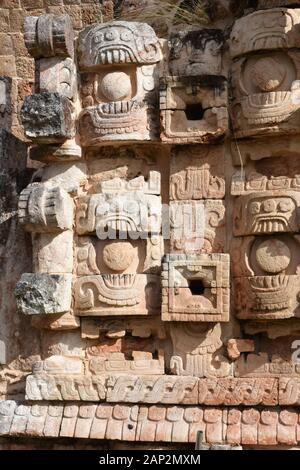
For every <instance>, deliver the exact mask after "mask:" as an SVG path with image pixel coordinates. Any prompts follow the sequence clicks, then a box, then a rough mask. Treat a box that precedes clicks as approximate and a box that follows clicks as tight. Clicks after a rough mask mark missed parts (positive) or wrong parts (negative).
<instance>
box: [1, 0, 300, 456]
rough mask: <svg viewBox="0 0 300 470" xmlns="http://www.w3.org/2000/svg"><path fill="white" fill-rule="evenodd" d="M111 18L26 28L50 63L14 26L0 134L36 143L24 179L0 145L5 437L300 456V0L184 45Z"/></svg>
mask: <svg viewBox="0 0 300 470" xmlns="http://www.w3.org/2000/svg"><path fill="white" fill-rule="evenodd" d="M52 3H53V2H52ZM58 3H59V2H58ZM60 3H62V2H60ZM65 3H66V2H65ZM79 3H80V2H79ZM104 3H105V5H104V4H103V12H102V13H103V18H104V22H100V19H99V17H97V18H95V17H94V16H93V11H94V9H93V8H91V9H90V6H89V4H88V6H85V5H84V2H83V3H82V5H79V4H78V5H77V4H76V8H75V5H74V9H73V5H72V2H68V5H67V6H65V5H60V6H59V8H57V6H56V5H55V6H54V7H52V6H51V7H49V11H51V13H48V12H47V14H42V13H44V12H45V9H44V10H43V9H40V12H41V16H40V17H39V18H37V17H35V16H32V17H29V18H27V19H26V21H25V31H24V33H25V37H24V38H25V44H26V46H27V49H28V51H29V53H30V54H31V55H32V57H33V58H34V59H35V62H34V67H33V60H32V59H30V58H29V57H28V56H27V57H26V56H25V53H24V52H22V51H23V49H24V44H23V42H22V41H23V38H22V35H21V34H20V32H19V31H15V28H16V24H15V23H16V22H15V19H16V18H15V16H14V15H15V13H16V12H15V10H13V11H12V12H11V11H10V12H9V13H10V15H9V20H10V22H9V23H8V26H7V28H9V27H10V28H14V31H13V34H12V35H11V34H10V32H9V31H7V32H6V31H5V32H4V34H3V33H0V36H1V37H2V36H3V38H4V35H5V38H4V41H3V42H4V48H5V52H4V54H9V50H10V48H11V50H12V47H13V48H14V50H15V53H16V60H14V58H13V57H12V56H9V55H4V57H5V58H4V60H3V61H1V66H0V69H1V70H0V75H1V74H2V75H3V76H4V78H1V77H0V125H1V126H3V127H5V129H7V132H8V131H9V132H14V133H15V134H16V135H17V136H18V137H19V138H20V139H24V133H23V130H20V128H19V127H20V122H19V120H18V116H17V113H18V112H19V111H20V116H21V117H22V120H23V124H24V131H25V137H26V138H29V140H30V141H31V143H34V145H31V143H28V146H29V152H28V154H29V156H30V157H31V160H28V168H27V169H26V171H25V167H24V166H22V165H21V164H20V160H21V156H22V158H23V157H24V161H25V159H26V149H25V145H23V147H24V148H22V147H21V146H20V145H15V146H10V147H9V148H8V147H7V144H6V140H5V139H1V138H0V157H1V158H0V167H1V168H0V170H1V171H0V176H1V183H3V184H1V185H0V187H1V198H0V205H1V208H2V201H3V200H4V203H3V204H4V205H3V209H4V210H3V211H2V215H1V217H0V219H1V220H0V222H1V224H0V225H1V235H3V237H2V238H3V249H2V250H1V251H0V256H1V263H3V265H4V266H5V268H4V277H5V276H7V274H9V275H8V276H7V289H6V283H5V285H4V287H3V288H2V290H1V300H2V298H3V299H4V300H3V308H2V304H1V312H0V313H1V315H2V312H3V317H2V316H1V321H2V327H1V328H0V346H1V348H0V349H1V351H0V356H1V357H0V362H1V363H2V362H3V363H6V364H3V369H2V370H1V374H0V375H1V377H0V378H1V380H0V398H1V399H2V398H12V400H11V401H9V400H8V401H2V402H1V404H0V433H1V434H2V435H4V436H6V435H12V436H15V435H21V436H32V435H35V436H36V437H38V436H44V437H58V436H61V437H70V438H72V437H76V438H80V439H89V438H90V439H109V440H114V441H118V440H124V441H126V442H128V441H135V442H137V441H141V442H145V441H150V442H151V441H153V442H173V443H179V442H182V443H185V444H187V443H195V440H196V433H197V431H198V430H203V432H204V441H203V442H204V444H203V445H204V446H208V447H209V446H211V447H212V448H215V450H218V449H219V448H220V446H221V447H222V446H227V447H226V448H228V446H231V445H240V444H242V445H246V446H254V447H255V446H275V445H282V446H291V445H295V446H296V445H297V444H299V435H300V433H299V416H298V414H297V412H296V411H295V410H296V408H295V409H294V408H291V407H297V406H298V405H299V403H300V398H299V396H300V394H299V389H300V388H299V377H300V365H299V363H298V361H299V344H300V343H299V339H298V338H299V334H300V327H299V325H298V320H299V318H300V309H299V276H300V255H299V253H300V251H299V243H300V235H299V232H300V228H299V206H300V199H299V197H300V196H299V194H300V192H299V188H300V170H299V119H298V114H299V83H298V82H299V50H300V42H299V35H298V29H299V25H300V16H299V11H300V10H299V9H298V8H297V2H294V3H293V5H292V6H293V8H285V7H289V6H291V2H288V1H282V2H277V1H276V0H270V1H268V2H265V3H266V5H265V7H264V8H263V5H262V3H263V2H260V1H258V2H247V1H245V2H239V5H237V2H231V4H230V5H228V4H227V3H226V2H225V3H224V2H213V8H211V10H210V12H209V17H210V20H209V21H210V22H209V23H207V25H205V27H203V28H200V27H199V25H197V26H191V27H189V28H178V27H176V30H175V29H173V31H174V32H173V33H172V34H171V35H170V36H169V37H168V38H167V39H168V40H167V41H164V40H161V39H158V37H157V34H158V29H157V28H156V29H155V31H154V29H153V28H152V27H150V25H148V24H146V23H145V24H143V23H138V22H126V21H112V22H108V23H107V22H106V18H107V15H106V13H105V11H106V7H107V2H104ZM233 3H235V4H233ZM254 3H255V4H257V5H256V6H254ZM279 3H280V4H279ZM283 5H284V6H283ZM249 8H250V10H249ZM17 10H18V11H19V9H17ZM47 10H48V7H47ZM54 10H57V12H59V15H58V16H56V15H55V14H53V13H52V12H53V11H54ZM244 10H245V11H244ZM256 10H257V11H256ZM37 11H39V10H37ZM65 11H69V12H70V15H71V17H72V21H73V23H74V26H75V29H76V32H77V31H78V39H76V42H74V40H73V31H72V27H71V26H70V24H71V20H70V18H69V17H66V16H65V15H63V12H65ZM230 11H231V12H233V14H234V15H235V18H233V17H232V16H229V15H231V13H230ZM243 11H244V16H243ZM75 12H76V14H75ZM33 13H34V15H35V14H37V13H36V12H35V11H34V12H33ZM174 13H175V11H174ZM30 14H31V13H30ZM0 16H1V14H0ZM1 18H2V16H1ZM4 18H5V15H4ZM174 18H175V17H174ZM176 18H177V17H176ZM176 21H177V19H176ZM87 22H90V23H91V24H92V23H93V24H92V25H91V26H87V27H86V23H87ZM0 23H1V21H0ZM152 23H153V24H156V23H155V21H153V22H152V20H151V24H152ZM1 26H2V23H1V24H0V27H1ZM156 26H157V25H156ZM180 29H182V31H180ZM3 38H2V39H3ZM0 40H1V38H0ZM10 42H11V43H12V44H11V45H10ZM74 46H76V47H74ZM22 54H24V57H23V55H22ZM33 69H35V78H34V79H33ZM2 70H3V73H2ZM15 74H16V75H15ZM11 75H12V76H11ZM23 75H24V77H23ZM33 83H34V86H33ZM227 89H228V90H229V93H227ZM24 99H25V101H24ZM21 101H24V104H23V107H22V103H21ZM21 109H22V110H21ZM227 109H228V110H229V114H230V120H229V119H228V113H227ZM159 114H160V118H161V123H159ZM1 136H3V133H2V134H1ZM1 136H0V137H1ZM6 147H7V148H6ZM78 160H80V161H78ZM19 166H20V168H19ZM234 166H235V167H236V168H234ZM20 172H21V173H20ZM22 172H23V173H24V174H23V173H22ZM25 173H26V175H25ZM16 175H17V176H16ZM26 185H27V187H26ZM24 187H25V189H24ZM6 192H7V194H6ZM17 193H18V194H20V198H19V212H18V216H19V222H20V225H21V226H22V227H21V228H24V229H25V231H26V232H29V233H23V232H22V230H21V229H19V228H18V225H17V217H15V216H16V215H17V210H16V206H17V202H16V199H17V198H16V194H17ZM3 196H4V197H3ZM31 248H32V250H31ZM11 253H14V256H15V258H16V259H14V260H13V262H12V261H9V260H10V259H11V258H12V256H11ZM21 257H22V258H24V259H21ZM10 271H11V273H10ZM22 272H23V275H22ZM17 279H20V280H19V282H18V284H17V287H16V301H17V307H18V312H14V311H12V310H14V307H13V306H12V304H13V302H12V301H11V300H10V299H11V295H10V293H11V291H12V290H13V289H14V288H15V284H16V282H15V280H17ZM5 290H7V292H6V291H5ZM229 299H230V302H229ZM22 313H25V315H26V316H24V317H23V316H22ZM28 315H30V316H31V318H28ZM26 321H27V322H28V321H29V324H28V328H27V329H28V342H31V341H32V337H33V335H32V334H31V333H29V331H30V330H29V328H30V326H33V327H35V328H38V329H39V331H38V332H37V334H38V335H37V336H38V338H39V339H38V341H37V344H36V345H35V344H34V345H33V347H32V348H31V344H27V342H26V341H25V340H24V337H25V339H26V338H27V329H26V328H25V327H24V325H26V323H25V322H26ZM8 325H9V327H8ZM10 325H12V327H10ZM22 330H24V331H25V330H26V336H25V333H24V334H23V332H22ZM16 343H18V346H16ZM22 343H23V344H22ZM2 345H3V347H2ZM11 345H12V347H11ZM31 350H32V351H33V352H32V353H31V355H29V351H31ZM27 352H28V353H27ZM26 376H27V378H26ZM25 382H26V384H25ZM25 388H26V390H25ZM25 395H26V397H27V400H28V403H29V404H26V403H25V404H24V403H20V404H18V403H16V402H15V401H14V400H15V398H19V397H25ZM29 400H30V402H29ZM80 402H84V403H82V404H81V403H80Z"/></svg>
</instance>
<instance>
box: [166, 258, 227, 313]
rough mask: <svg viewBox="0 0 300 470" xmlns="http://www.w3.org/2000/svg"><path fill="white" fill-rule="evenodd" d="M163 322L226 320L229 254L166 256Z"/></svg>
mask: <svg viewBox="0 0 300 470" xmlns="http://www.w3.org/2000/svg"><path fill="white" fill-rule="evenodd" d="M162 289H163V298H162V319H163V320H164V321H198V322H199V321H202V322H203V321H204V322H227V321H229V255H227V254H202V255H166V257H165V260H164V263H163V272H162Z"/></svg>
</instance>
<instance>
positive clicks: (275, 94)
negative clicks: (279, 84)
mask: <svg viewBox="0 0 300 470" xmlns="http://www.w3.org/2000/svg"><path fill="white" fill-rule="evenodd" d="M290 95H291V92H290V91H271V92H268V93H267V92H266V93H254V94H253V95H249V96H248V97H247V98H246V99H247V100H248V99H249V101H250V103H251V104H252V105H254V106H264V105H270V104H271V105H272V104H274V105H278V104H280V103H283V102H284V101H286V100H287V99H289V98H290Z"/></svg>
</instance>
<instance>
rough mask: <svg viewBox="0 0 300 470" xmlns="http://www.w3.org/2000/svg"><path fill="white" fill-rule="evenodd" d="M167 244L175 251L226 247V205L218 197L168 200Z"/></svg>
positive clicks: (204, 251)
mask: <svg viewBox="0 0 300 470" xmlns="http://www.w3.org/2000/svg"><path fill="white" fill-rule="evenodd" d="M170 225H171V227H170V245H171V251H172V252H175V253H176V252H177V253H212V252H215V253H220V252H221V253H222V252H224V251H225V245H226V231H225V205H224V202H223V201H220V200H212V199H210V200H201V201H171V203H170Z"/></svg>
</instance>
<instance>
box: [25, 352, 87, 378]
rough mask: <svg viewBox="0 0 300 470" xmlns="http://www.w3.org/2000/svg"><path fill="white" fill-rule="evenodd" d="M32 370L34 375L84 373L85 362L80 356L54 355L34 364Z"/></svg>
mask: <svg viewBox="0 0 300 470" xmlns="http://www.w3.org/2000/svg"><path fill="white" fill-rule="evenodd" d="M32 371H33V373H34V375H37V374H41V373H44V374H46V375H47V374H49V375H57V374H58V375H63V374H64V375H78V374H82V373H83V362H82V360H81V359H80V358H78V357H65V356H59V355H54V356H50V357H48V358H47V359H45V360H44V361H38V362H35V363H34V364H33V367H32Z"/></svg>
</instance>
